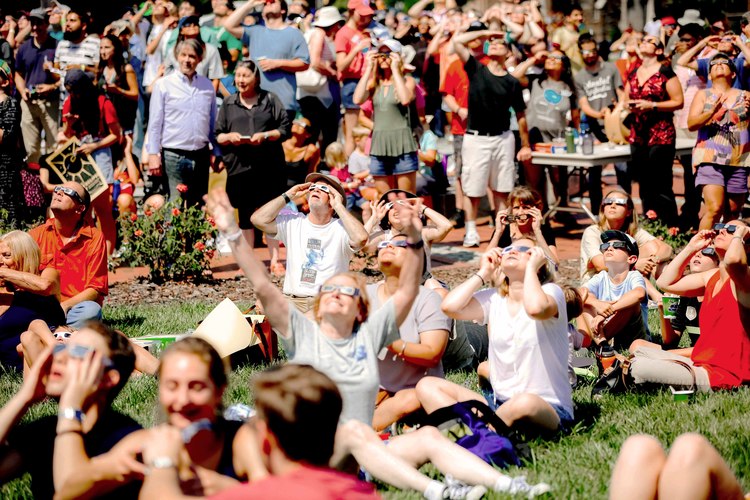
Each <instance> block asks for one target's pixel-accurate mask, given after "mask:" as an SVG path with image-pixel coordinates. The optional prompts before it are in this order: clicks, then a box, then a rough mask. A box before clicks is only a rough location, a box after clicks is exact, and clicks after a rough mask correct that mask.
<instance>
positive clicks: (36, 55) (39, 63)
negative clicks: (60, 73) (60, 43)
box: [16, 36, 57, 88]
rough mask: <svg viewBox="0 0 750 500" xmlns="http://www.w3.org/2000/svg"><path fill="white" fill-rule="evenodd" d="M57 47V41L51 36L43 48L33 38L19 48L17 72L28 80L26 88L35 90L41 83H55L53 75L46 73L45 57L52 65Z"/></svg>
mask: <svg viewBox="0 0 750 500" xmlns="http://www.w3.org/2000/svg"><path fill="white" fill-rule="evenodd" d="M55 47H57V41H56V40H55V39H54V38H52V37H51V36H49V37H47V40H45V41H44V43H43V44H42V46H41V47H38V46H37V44H36V42H34V39H33V38H31V39H29V40H26V41H25V42H24V43H23V44H22V45H21V46H20V47H19V48H18V53H17V54H16V71H18V73H20V74H21V76H22V77H23V78H24V80H26V87H28V88H33V87H34V86H35V85H39V84H40V83H55V79H54V78H53V77H52V73H49V72H47V71H44V58H45V56H46V58H47V61H49V62H50V63H52V62H54V61H55Z"/></svg>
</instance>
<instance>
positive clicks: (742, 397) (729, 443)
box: [0, 303, 750, 499]
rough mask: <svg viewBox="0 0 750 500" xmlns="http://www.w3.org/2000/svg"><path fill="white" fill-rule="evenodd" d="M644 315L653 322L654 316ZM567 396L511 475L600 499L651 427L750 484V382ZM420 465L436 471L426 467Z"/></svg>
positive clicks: (132, 405)
mask: <svg viewBox="0 0 750 500" xmlns="http://www.w3.org/2000/svg"><path fill="white" fill-rule="evenodd" d="M244 305H246V304H239V306H240V307H242V306H244ZM212 307H213V306H212V305H211V304H204V303H185V304H179V305H177V304H172V305H159V306H153V305H148V306H147V305H142V306H136V307H130V306H128V307H117V306H107V307H105V318H106V319H107V321H108V322H109V323H111V324H112V325H113V326H114V327H115V328H118V329H121V330H122V331H124V332H126V333H127V334H128V335H130V336H140V335H145V334H147V333H148V334H153V333H183V332H185V331H187V330H189V329H191V328H194V326H195V324H196V323H197V322H198V321H200V320H201V319H202V318H204V317H205V316H206V314H208V312H210V310H211V309H212ZM650 319H651V320H652V321H649V323H650V324H651V326H652V329H653V327H654V326H656V323H655V321H654V320H655V318H650ZM257 370H258V368H255V367H244V368H241V369H239V370H236V371H235V372H233V373H232V375H231V377H230V384H229V388H228V390H227V392H226V395H225V403H226V404H227V405H230V404H232V403H237V402H241V403H250V402H251V398H250V393H249V390H248V380H249V378H250V377H251V376H252V374H253V373H254V372H255V371H257ZM449 378H451V379H452V380H454V381H456V382H458V383H465V384H467V385H468V386H470V387H473V388H476V377H467V376H465V375H463V374H449ZM20 382H21V379H20V377H19V376H17V375H15V374H3V375H2V376H0V402H2V403H3V404H4V403H5V402H6V401H7V400H8V399H9V398H10V397H11V396H12V395H13V394H15V392H16V391H17V390H18V387H19V385H20ZM156 398H157V391H156V382H155V380H154V379H153V378H151V377H147V376H141V377H134V378H132V379H131V381H130V382H129V383H128V385H126V386H125V388H124V390H123V392H122V394H121V395H120V396H119V397H118V398H117V400H116V401H115V407H116V408H117V409H118V410H120V411H122V412H123V413H126V414H128V415H130V416H132V417H133V418H135V419H136V420H137V421H138V422H140V423H141V424H143V425H144V426H146V427H148V426H151V425H153V424H155V423H159V422H160V421H161V416H160V415H159V412H158V410H157V404H156ZM573 399H574V401H575V403H576V420H577V422H578V424H577V425H576V426H575V428H574V429H573V430H572V432H571V433H570V434H568V435H565V436H562V437H560V438H558V439H556V440H553V441H546V442H543V441H534V442H532V443H531V451H532V459H531V461H530V462H529V463H526V464H525V466H524V467H523V468H518V469H517V468H515V467H514V468H511V469H510V470H509V471H508V472H509V473H510V474H512V475H519V474H525V475H527V476H528V477H529V479H530V480H531V481H534V482H536V481H544V482H547V483H549V484H551V485H552V487H553V495H552V497H553V498H582V499H584V498H585V499H589V498H605V497H606V494H607V485H608V482H609V477H610V473H611V470H612V466H613V464H614V461H615V458H616V457H617V454H618V452H619V449H620V446H621V445H622V443H623V441H625V439H626V438H627V437H628V436H630V435H632V434H636V433H649V434H653V435H654V436H656V437H657V438H658V439H660V440H661V441H662V443H664V444H665V445H669V444H671V443H672V441H674V439H675V438H676V437H677V436H678V435H680V434H682V433H684V432H699V433H701V434H703V435H704V436H706V437H707V438H708V439H709V440H710V441H711V443H713V445H714V446H716V448H717V449H718V450H719V452H720V453H721V454H722V456H724V458H725V459H726V460H727V462H728V463H729V465H730V466H731V467H732V469H733V470H734V471H735V473H736V474H737V475H738V477H740V481H741V483H742V485H743V486H744V488H745V490H746V491H750V432H748V428H750V425H749V423H750V418H748V415H749V414H750V388H744V389H742V390H738V391H732V392H722V393H717V394H712V395H698V396H695V398H694V399H693V400H692V401H690V402H689V403H676V402H674V401H672V397H671V394H669V392H668V391H661V392H654V393H639V394H635V393H632V394H625V395H617V396H605V397H604V398H603V399H601V400H599V401H596V402H593V401H592V400H591V397H590V386H587V385H584V386H583V387H580V388H578V389H576V391H575V392H574V394H573ZM56 411H57V406H56V404H55V403H53V402H50V401H46V402H44V403H42V404H39V405H37V406H36V407H34V408H32V409H31V411H30V412H29V414H28V416H27V419H35V418H38V417H40V416H43V415H48V414H54V413H55V412H56ZM424 470H425V472H426V473H428V474H430V475H435V474H436V471H435V470H434V469H432V468H431V467H430V466H427V467H425V468H424ZM633 480H634V481H637V480H638V478H633ZM28 485H29V482H28V477H24V478H21V479H19V480H16V481H13V482H11V483H9V484H8V485H6V486H4V487H3V488H2V489H0V497H1V498H29V499H30V498H32V497H31V492H30V490H29V487H28ZM382 493H383V495H384V496H385V497H386V498H420V495H418V494H417V493H416V492H400V491H396V490H388V489H383V490H382ZM488 498H502V496H488Z"/></svg>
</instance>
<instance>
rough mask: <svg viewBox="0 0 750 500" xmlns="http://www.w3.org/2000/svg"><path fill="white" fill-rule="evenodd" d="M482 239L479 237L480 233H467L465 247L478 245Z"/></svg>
mask: <svg viewBox="0 0 750 500" xmlns="http://www.w3.org/2000/svg"><path fill="white" fill-rule="evenodd" d="M481 241H482V239H481V238H480V237H479V233H477V232H474V233H466V236H464V247H465V248H471V247H478V246H479V244H480V243H481Z"/></svg>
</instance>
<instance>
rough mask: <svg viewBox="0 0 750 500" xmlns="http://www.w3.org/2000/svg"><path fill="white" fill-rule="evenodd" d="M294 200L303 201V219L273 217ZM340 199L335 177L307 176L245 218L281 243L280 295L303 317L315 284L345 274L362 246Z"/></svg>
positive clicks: (363, 237) (361, 234)
mask: <svg viewBox="0 0 750 500" xmlns="http://www.w3.org/2000/svg"><path fill="white" fill-rule="evenodd" d="M298 196H306V197H307V203H308V205H309V206H310V213H309V214H308V215H304V214H302V213H293V214H279V212H281V210H282V209H283V208H284V206H285V205H286V204H287V203H289V202H290V201H292V200H293V199H294V198H296V197H298ZM345 200H346V199H345V194H344V189H343V188H342V187H341V184H340V183H339V181H338V179H336V178H335V177H332V176H329V175H324V174H318V173H313V174H310V175H308V176H307V177H306V178H305V183H304V184H298V185H296V186H293V187H291V188H290V189H289V190H288V191H286V192H284V193H282V194H281V196H279V197H277V198H274V199H273V200H271V201H269V202H268V203H266V204H265V205H263V206H262V207H260V208H259V209H258V210H257V211H256V212H255V213H254V214H253V216H252V218H251V219H250V220H251V222H252V223H253V225H254V226H255V227H257V228H258V229H260V230H261V231H263V232H264V233H266V234H267V235H269V236H271V237H273V238H276V239H277V240H279V241H281V242H282V243H284V246H285V247H286V259H287V272H286V278H285V279H284V294H285V295H286V296H287V297H288V298H289V299H290V300H291V301H292V303H293V304H294V305H295V306H296V307H297V308H298V309H299V310H300V311H302V312H303V313H306V312H307V311H309V310H311V309H312V307H313V303H314V300H315V295H317V293H318V288H319V287H320V285H322V284H323V283H324V282H325V281H326V280H327V279H328V278H331V277H332V276H335V275H336V274H339V273H342V272H346V271H348V270H349V261H350V260H351V258H352V256H353V255H354V252H356V251H357V250H359V249H360V248H362V247H363V246H365V244H366V243H367V231H365V228H364V226H362V224H361V223H360V222H359V221H358V220H357V219H356V218H355V217H354V216H353V215H352V214H350V213H349V212H348V211H347V210H346V201H345ZM334 214H336V215H337V216H338V219H334V217H333V216H334Z"/></svg>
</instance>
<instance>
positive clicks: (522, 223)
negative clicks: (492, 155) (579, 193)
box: [487, 186, 560, 265]
mask: <svg viewBox="0 0 750 500" xmlns="http://www.w3.org/2000/svg"><path fill="white" fill-rule="evenodd" d="M508 206H509V208H507V209H505V210H500V211H499V212H498V213H497V216H496V218H497V221H496V222H495V232H494V233H492V237H491V238H490V242H489V244H488V245H487V249H488V250H489V249H492V248H495V247H498V246H499V247H501V248H505V247H507V246H510V245H511V243H512V242H513V241H515V240H517V239H520V238H523V237H524V236H529V237H531V238H532V239H534V240H535V241H536V242H537V245H539V247H540V248H541V249H542V250H544V253H545V254H546V255H547V256H549V257H550V258H552V260H553V261H554V263H555V265H559V264H560V258H559V256H558V254H557V246H556V245H555V235H554V233H553V232H552V227H551V226H550V225H549V222H547V221H545V220H544V218H543V216H542V207H543V201H542V195H540V194H539V192H538V191H535V190H534V189H532V188H530V187H527V186H518V187H515V188H513V191H511V192H510V195H509V196H508Z"/></svg>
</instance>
